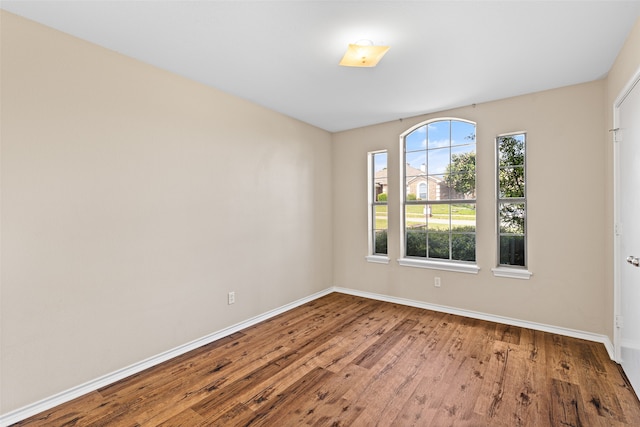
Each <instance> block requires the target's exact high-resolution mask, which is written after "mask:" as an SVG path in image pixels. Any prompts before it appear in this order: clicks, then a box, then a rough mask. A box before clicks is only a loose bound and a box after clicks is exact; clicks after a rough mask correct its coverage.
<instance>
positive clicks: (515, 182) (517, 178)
mask: <svg viewBox="0 0 640 427" xmlns="http://www.w3.org/2000/svg"><path fill="white" fill-rule="evenodd" d="M499 185H500V196H499V197H500V198H501V199H506V198H508V197H524V185H525V180H524V167H523V166H517V167H505V168H500V171H499Z"/></svg>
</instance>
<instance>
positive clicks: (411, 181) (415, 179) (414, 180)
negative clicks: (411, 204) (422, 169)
mask: <svg viewBox="0 0 640 427" xmlns="http://www.w3.org/2000/svg"><path fill="white" fill-rule="evenodd" d="M426 185H427V177H426V175H419V176H407V193H406V199H407V201H414V200H418V193H419V192H420V187H421V186H426ZM427 190H428V187H427Z"/></svg>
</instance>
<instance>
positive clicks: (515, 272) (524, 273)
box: [491, 267, 533, 280]
mask: <svg viewBox="0 0 640 427" xmlns="http://www.w3.org/2000/svg"><path fill="white" fill-rule="evenodd" d="M491 271H493V275H494V276H496V277H508V278H510V279H526V280H529V279H530V278H531V276H532V275H533V273H532V272H530V271H529V270H523V269H520V268H509V267H496V268H492V269H491Z"/></svg>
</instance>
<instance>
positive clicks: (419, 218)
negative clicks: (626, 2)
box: [404, 205, 427, 230]
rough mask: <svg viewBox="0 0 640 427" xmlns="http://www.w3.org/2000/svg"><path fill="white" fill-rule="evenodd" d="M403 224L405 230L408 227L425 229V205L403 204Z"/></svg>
mask: <svg viewBox="0 0 640 427" xmlns="http://www.w3.org/2000/svg"><path fill="white" fill-rule="evenodd" d="M404 224H405V227H406V229H407V230H409V229H420V230H426V228H427V216H426V214H425V205H407V206H405V208H404Z"/></svg>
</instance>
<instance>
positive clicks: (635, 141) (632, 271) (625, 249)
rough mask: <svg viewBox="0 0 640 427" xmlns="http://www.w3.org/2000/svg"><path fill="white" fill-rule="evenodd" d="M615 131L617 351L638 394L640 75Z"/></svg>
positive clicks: (625, 96)
mask: <svg viewBox="0 0 640 427" xmlns="http://www.w3.org/2000/svg"><path fill="white" fill-rule="evenodd" d="M615 119H616V130H615V131H614V132H615V136H614V138H615V141H616V143H615V144H616V150H617V156H616V163H617V168H616V169H617V171H616V172H617V175H616V181H617V183H616V187H617V188H616V205H617V206H616V216H617V224H616V229H617V232H616V233H617V239H616V240H617V243H616V244H617V248H616V258H617V259H616V260H615V263H616V272H617V274H616V276H617V277H616V288H617V289H616V293H617V299H618V301H617V313H616V314H617V316H616V324H617V326H618V329H617V339H616V341H617V342H616V351H617V355H616V357H617V358H618V361H619V362H620V364H621V365H622V368H623V369H624V371H625V373H626V374H627V377H628V378H629V381H630V382H631V385H632V386H633V388H634V389H635V391H636V393H637V394H639V395H640V73H639V74H638V75H636V77H635V78H634V79H633V80H632V83H631V84H630V85H629V86H628V87H627V89H626V91H625V92H623V93H622V95H621V96H620V98H619V99H618V101H617V103H616V107H615Z"/></svg>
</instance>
